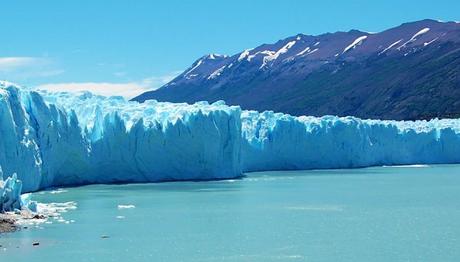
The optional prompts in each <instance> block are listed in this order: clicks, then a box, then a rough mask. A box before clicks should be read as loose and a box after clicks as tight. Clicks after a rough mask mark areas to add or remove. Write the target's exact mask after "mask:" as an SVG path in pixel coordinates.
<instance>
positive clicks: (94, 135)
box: [0, 82, 460, 192]
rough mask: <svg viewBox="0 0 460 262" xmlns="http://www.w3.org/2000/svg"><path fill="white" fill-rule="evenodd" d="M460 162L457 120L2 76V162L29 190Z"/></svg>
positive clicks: (459, 122) (0, 152) (0, 85)
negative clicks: (187, 99) (134, 96)
mask: <svg viewBox="0 0 460 262" xmlns="http://www.w3.org/2000/svg"><path fill="white" fill-rule="evenodd" d="M459 162H460V120H458V119H434V120H431V121H381V120H363V119H359V118H355V117H336V116H324V117H309V116H301V117H294V116H290V115H287V114H282V113H274V112H271V111H266V112H261V113H259V112H256V111H246V110H241V108H240V107H239V106H228V105H226V104H225V103H224V102H223V101H218V102H215V103H212V104H209V103H207V102H198V103H195V104H186V103H167V102H157V101H155V100H149V101H146V102H144V103H138V102H134V101H127V100H125V99H124V98H122V97H116V96H113V97H103V96H98V95H94V94H91V93H89V92H82V93H78V94H74V93H67V92H49V91H44V90H34V89H32V88H24V87H20V86H17V85H15V84H12V83H9V82H0V166H1V167H2V169H3V172H4V175H3V176H5V175H7V174H13V173H16V174H17V177H18V179H20V180H21V181H22V191H23V192H32V191H37V190H40V189H43V188H48V187H55V186H71V185H81V184H91V183H121V182H157V181H177V180H208V179H226V178H236V177H240V176H242V174H243V173H244V172H250V171H263V170H293V169H315V168H353V167H366V166H376V165H404V164H435V163H459Z"/></svg>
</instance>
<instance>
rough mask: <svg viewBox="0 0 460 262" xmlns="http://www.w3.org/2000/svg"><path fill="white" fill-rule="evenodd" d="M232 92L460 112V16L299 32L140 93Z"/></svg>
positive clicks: (260, 100)
mask: <svg viewBox="0 0 460 262" xmlns="http://www.w3.org/2000/svg"><path fill="white" fill-rule="evenodd" d="M147 99H157V100H159V101H170V102H190V103H191V102H196V101H200V100H206V101H210V102H213V101H216V100H221V99H222V100H225V101H226V102H227V103H228V104H235V105H241V107H242V108H244V109H256V110H259V111H260V110H274V111H279V112H284V113H289V114H292V115H315V116H320V115H327V114H330V115H339V116H346V115H353V116H357V117H361V118H383V119H398V120H399V119H428V118H434V117H443V118H446V117H447V118H448V117H460V24H459V23H456V22H438V21H434V20H422V21H417V22H412V23H405V24H402V25H400V26H398V27H395V28H392V29H389V30H386V31H383V32H380V33H375V34H374V33H368V32H362V31H358V30H351V31H349V32H336V33H327V34H322V35H318V36H310V35H303V34H299V35H296V36H292V37H288V38H286V39H283V40H280V41H278V42H276V43H274V44H263V45H261V46H258V47H256V48H254V49H249V50H244V51H243V52H241V53H238V54H236V55H233V56H224V55H216V54H210V55H206V56H203V57H201V58H200V59H198V60H197V61H196V62H195V63H193V64H192V66H191V67H190V68H188V69H187V70H186V71H185V72H183V73H182V74H181V75H179V76H178V77H176V78H175V79H174V80H172V81H171V82H169V83H168V84H166V85H164V86H163V87H162V88H160V89H158V90H155V91H150V92H146V93H143V94H142V95H140V96H138V97H136V98H134V99H133V100H136V101H140V102H142V101H145V100H147Z"/></svg>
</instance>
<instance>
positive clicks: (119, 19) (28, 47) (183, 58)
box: [0, 0, 460, 97]
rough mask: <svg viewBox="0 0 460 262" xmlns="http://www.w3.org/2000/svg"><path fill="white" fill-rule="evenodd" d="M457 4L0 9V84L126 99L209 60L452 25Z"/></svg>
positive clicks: (114, 4)
mask: <svg viewBox="0 0 460 262" xmlns="http://www.w3.org/2000/svg"><path fill="white" fill-rule="evenodd" d="M459 10H460V1H458V0H444V1H442V0H438V1H426V0H419V1H411V0H406V1H399V0H386V1H370V0H369V1H363V0H347V1H328V0H323V1H306V0H304V1H301V0H283V1H270V0H265V1H262V0H232V1H218V0H215V1H211V0H202V1H186V0H182V1H178V0H168V1H151V0H136V1H133V0H131V1H121V0H120V1H117V0H112V1H96V0H93V1H85V0H79V1H70V0H69V1H62V0H55V1H48V0H41V1H36V0H29V1H27V0H21V1H1V0H0V14H1V15H0V21H1V22H0V79H4V80H9V81H12V82H17V83H19V84H22V85H28V86H38V85H42V86H44V87H47V88H50V89H75V90H76V89H92V90H94V91H96V92H100V93H103V94H121V95H125V96H128V97H130V96H133V95H135V94H137V93H139V92H142V91H144V90H147V89H152V88H157V87H159V86H161V85H162V84H164V83H165V82H167V81H169V80H170V79H171V78H172V77H174V76H175V75H177V74H178V73H179V72H181V71H182V70H185V69H186V68H187V67H189V66H190V65H191V64H192V63H193V62H194V61H195V60H196V59H197V58H199V57H200V56H202V55H205V54H208V53H220V54H228V55H232V54H235V53H237V52H240V51H241V50H243V49H246V48H251V47H255V46H258V45H260V44H262V43H271V42H275V41H277V40H278V39H281V38H285V37H288V36H291V35H295V34H297V33H305V34H321V33H325V32H335V31H340V30H341V31H348V30H350V29H360V30H364V31H371V32H378V31H381V30H384V29H387V28H389V27H393V26H397V25H399V24H401V23H403V22H408V21H415V20H420V19H424V18H432V19H440V20H444V21H458V20H460V12H459Z"/></svg>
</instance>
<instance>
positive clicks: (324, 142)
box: [241, 111, 460, 171]
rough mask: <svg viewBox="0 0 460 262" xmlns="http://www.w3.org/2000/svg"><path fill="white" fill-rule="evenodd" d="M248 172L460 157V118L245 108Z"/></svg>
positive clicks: (244, 152)
mask: <svg viewBox="0 0 460 262" xmlns="http://www.w3.org/2000/svg"><path fill="white" fill-rule="evenodd" d="M241 119H242V135H243V144H242V157H241V158H242V162H243V163H242V165H243V171H262V170H289V169H313V168H353V167H366V166H380V165H405V164H436V163H459V162H460V120H457V119H443V120H438V119H434V120H431V121H380V120H362V119H359V118H355V117H340V118H339V117H335V116H324V117H307V116H301V117H293V116H290V115H286V114H281V113H273V112H269V111H268V112H263V113H258V112H255V111H244V112H242V115H241Z"/></svg>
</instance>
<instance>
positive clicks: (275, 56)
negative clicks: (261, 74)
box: [260, 41, 296, 68]
mask: <svg viewBox="0 0 460 262" xmlns="http://www.w3.org/2000/svg"><path fill="white" fill-rule="evenodd" d="M295 43H296V41H290V42H288V43H287V44H286V45H284V46H283V47H281V48H280V49H279V50H278V51H276V52H275V53H274V54H269V55H267V56H265V57H264V58H263V62H262V65H261V66H260V68H263V67H265V66H266V65H267V64H268V63H270V62H272V61H275V60H276V59H278V57H279V56H280V55H282V54H285V53H287V52H288V50H289V49H290V48H291V47H293V46H294V45H295Z"/></svg>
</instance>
